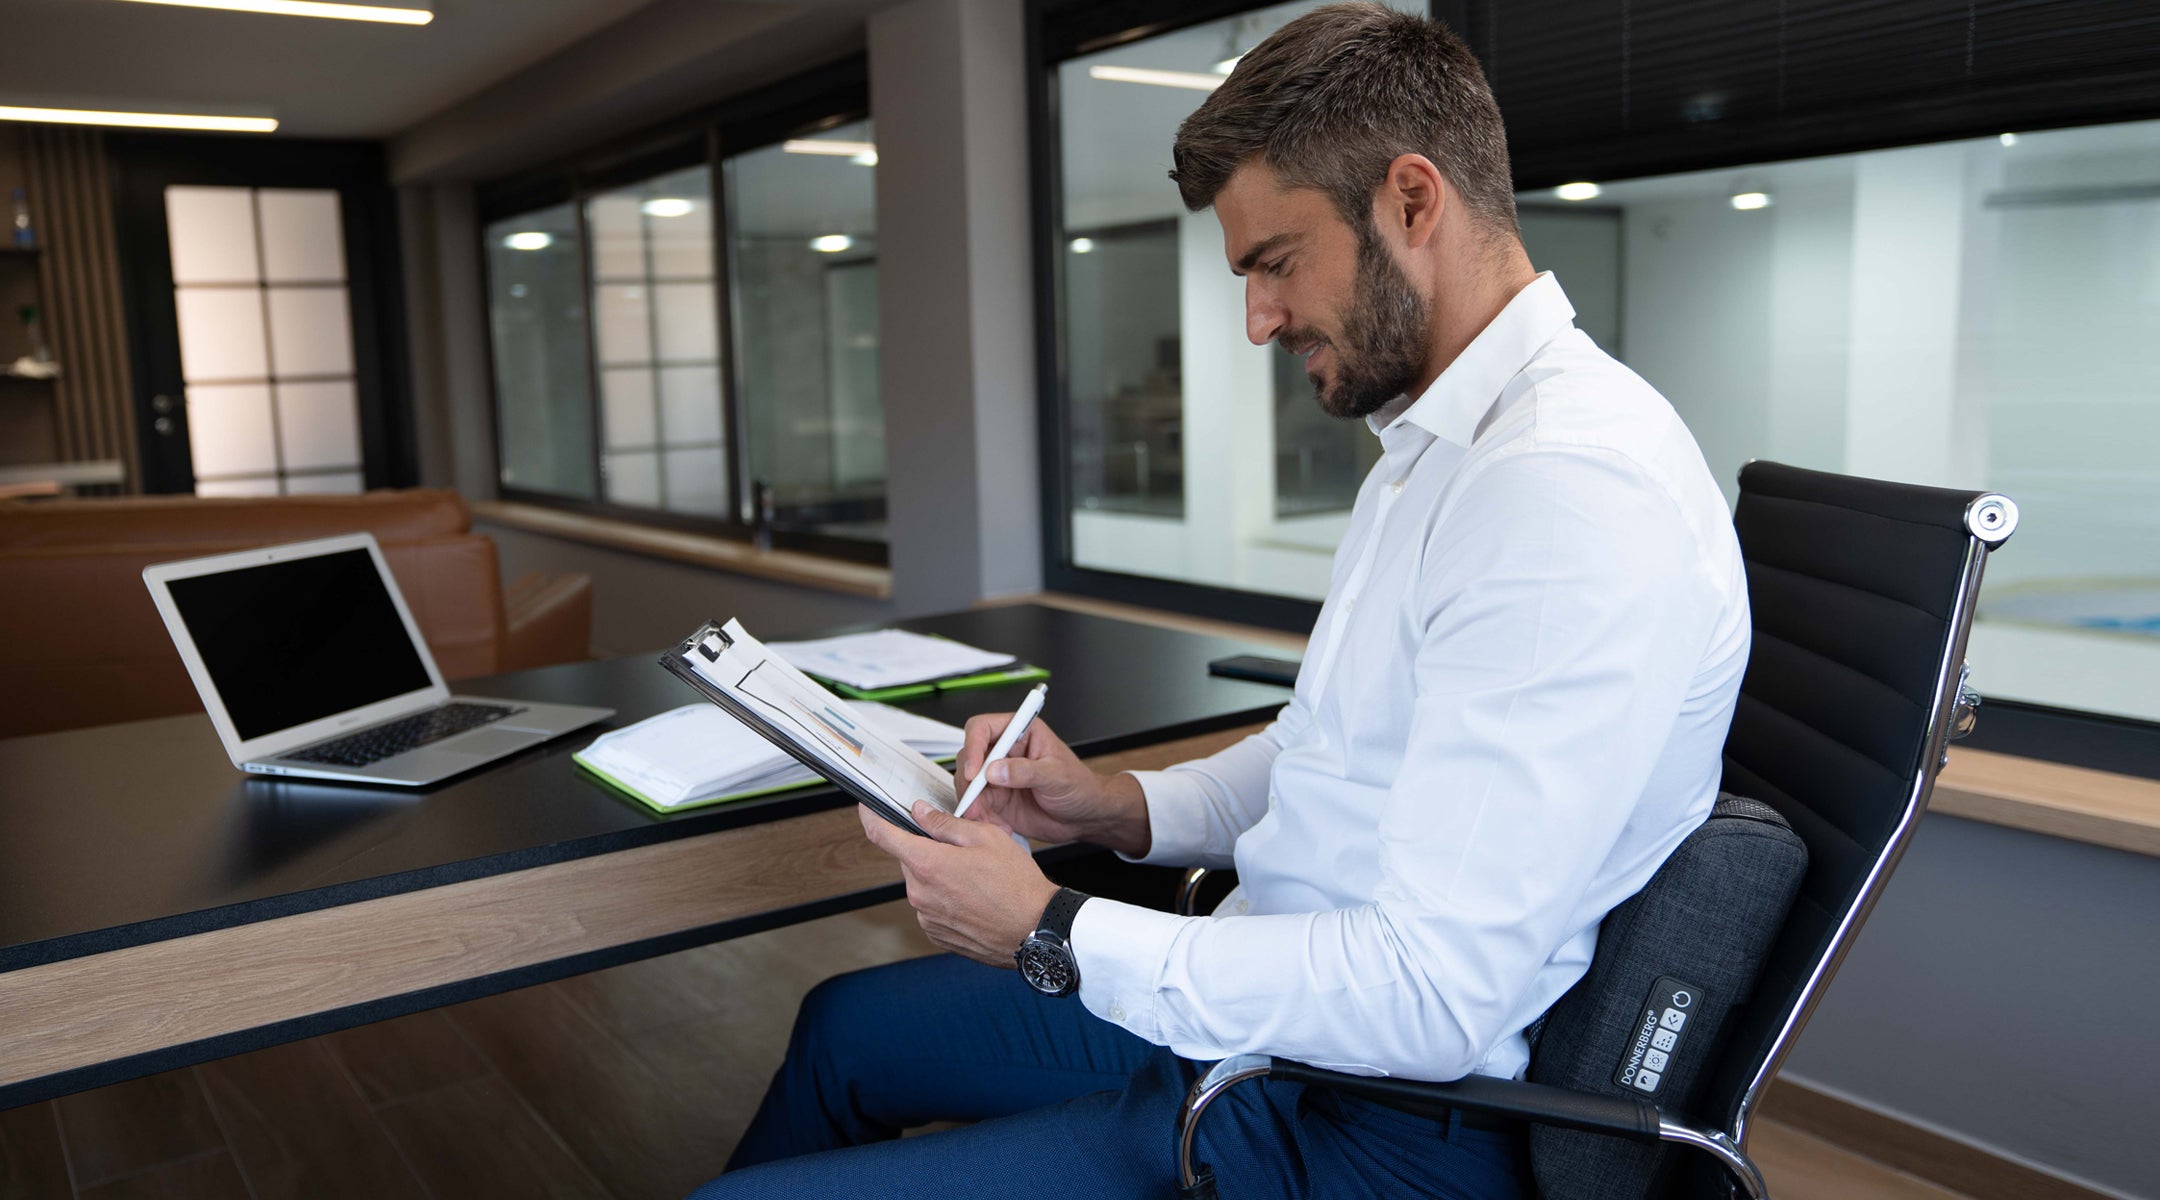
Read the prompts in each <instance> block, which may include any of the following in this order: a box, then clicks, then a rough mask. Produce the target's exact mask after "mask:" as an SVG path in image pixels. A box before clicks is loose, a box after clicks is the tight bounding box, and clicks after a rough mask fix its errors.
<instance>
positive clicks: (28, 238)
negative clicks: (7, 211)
mask: <svg viewBox="0 0 2160 1200" xmlns="http://www.w3.org/2000/svg"><path fill="white" fill-rule="evenodd" d="M14 236H15V244H16V245H18V246H21V247H24V248H26V249H27V248H29V247H31V246H35V245H37V230H35V229H32V228H31V227H30V197H29V196H27V195H25V194H24V192H23V190H22V189H21V188H16V189H15V234H14Z"/></svg>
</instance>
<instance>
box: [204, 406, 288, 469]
mask: <svg viewBox="0 0 2160 1200" xmlns="http://www.w3.org/2000/svg"><path fill="white" fill-rule="evenodd" d="M187 417H188V447H189V453H190V454H191V456H192V457H193V459H194V464H195V474H197V475H199V476H200V475H245V474H249V473H251V472H255V471H275V470H277V443H276V435H275V433H274V432H273V431H272V429H271V426H270V389H269V387H268V386H266V385H264V384H259V383H248V384H239V385H236V386H226V387H190V388H189V389H188V390H187Z"/></svg>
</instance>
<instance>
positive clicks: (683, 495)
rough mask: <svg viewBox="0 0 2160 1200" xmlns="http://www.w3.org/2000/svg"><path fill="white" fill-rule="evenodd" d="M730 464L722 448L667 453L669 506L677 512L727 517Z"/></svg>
mask: <svg viewBox="0 0 2160 1200" xmlns="http://www.w3.org/2000/svg"><path fill="white" fill-rule="evenodd" d="M727 504H728V498H727V464H726V463H725V462H724V461H723V460H722V459H721V457H720V451H719V450H718V449H712V450H670V451H668V452H667V506H668V507H669V508H671V509H674V510H675V511H676V512H687V513H704V514H707V515H708V516H723V515H725V514H726V512H727Z"/></svg>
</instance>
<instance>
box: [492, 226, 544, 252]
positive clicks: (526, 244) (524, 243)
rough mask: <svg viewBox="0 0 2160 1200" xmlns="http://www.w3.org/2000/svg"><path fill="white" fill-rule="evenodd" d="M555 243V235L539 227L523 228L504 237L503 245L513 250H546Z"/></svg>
mask: <svg viewBox="0 0 2160 1200" xmlns="http://www.w3.org/2000/svg"><path fill="white" fill-rule="evenodd" d="M554 244H555V238H554V235H552V234H547V233H542V232H540V231H539V230H537V229H526V230H522V231H520V232H517V233H513V234H511V235H510V236H509V237H506V238H504V239H503V245H505V246H508V247H510V248H511V249H512V250H545V249H547V248H548V247H549V246H552V245H554Z"/></svg>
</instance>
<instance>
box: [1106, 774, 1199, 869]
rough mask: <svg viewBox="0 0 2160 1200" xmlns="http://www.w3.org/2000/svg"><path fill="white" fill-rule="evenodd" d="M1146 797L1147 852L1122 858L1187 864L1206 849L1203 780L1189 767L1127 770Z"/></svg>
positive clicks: (1174, 864)
mask: <svg viewBox="0 0 2160 1200" xmlns="http://www.w3.org/2000/svg"><path fill="white" fill-rule="evenodd" d="M1126 773H1127V774H1129V775H1131V776H1132V777H1133V778H1134V779H1136V780H1139V781H1140V794H1141V795H1142V796H1144V797H1146V799H1147V819H1148V835H1149V837H1150V838H1152V839H1153V840H1152V841H1150V842H1149V843H1148V852H1147V853H1146V854H1144V855H1142V856H1140V857H1139V858H1134V857H1133V856H1131V855H1129V854H1119V855H1118V857H1119V858H1122V859H1124V860H1125V861H1126V862H1135V863H1147V864H1149V865H1150V866H1158V867H1189V866H1191V865H1193V864H1194V863H1195V862H1197V861H1199V860H1200V859H1201V858H1203V857H1205V856H1206V855H1207V854H1208V853H1209V852H1210V850H1209V847H1208V845H1207V833H1208V820H1207V818H1208V794H1207V784H1206V783H1204V782H1203V781H1202V779H1201V777H1200V776H1199V775H1198V774H1197V773H1195V772H1192V771H1176V770H1172V771H1128V772H1126Z"/></svg>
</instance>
